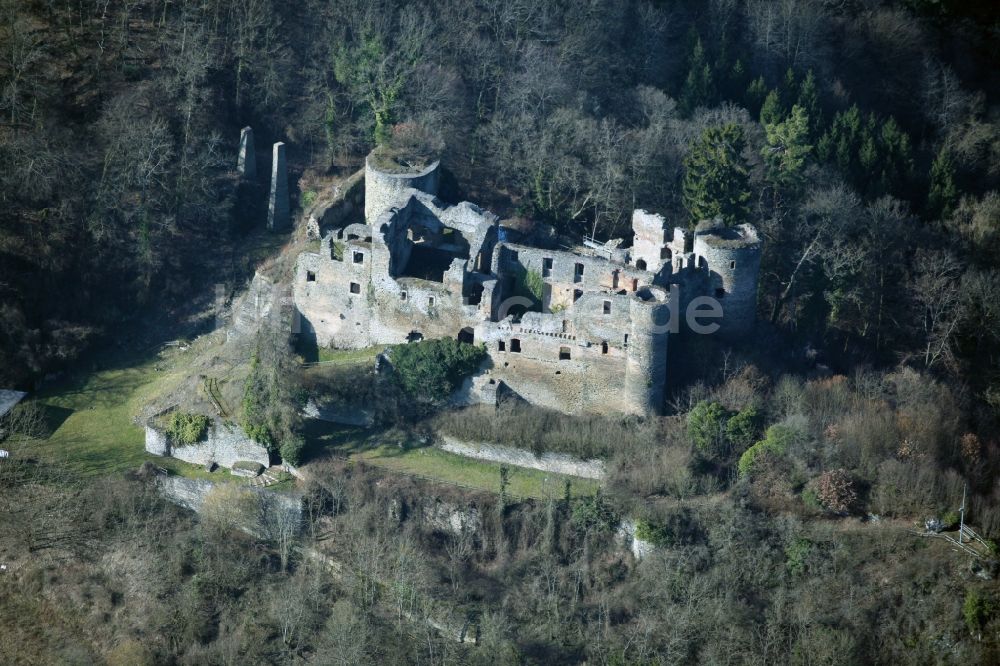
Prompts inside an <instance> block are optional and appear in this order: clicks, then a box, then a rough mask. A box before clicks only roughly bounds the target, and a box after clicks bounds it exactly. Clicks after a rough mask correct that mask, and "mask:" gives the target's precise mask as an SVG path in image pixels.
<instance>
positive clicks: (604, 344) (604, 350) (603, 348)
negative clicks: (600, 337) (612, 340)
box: [601, 340, 608, 354]
mask: <svg viewBox="0 0 1000 666" xmlns="http://www.w3.org/2000/svg"><path fill="white" fill-rule="evenodd" d="M601 353H602V354H607V353H608V341H607V340H605V341H604V342H602V343H601Z"/></svg>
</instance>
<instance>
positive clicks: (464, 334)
mask: <svg viewBox="0 0 1000 666" xmlns="http://www.w3.org/2000/svg"><path fill="white" fill-rule="evenodd" d="M458 341H459V342H464V343H466V344H470V345H471V344H474V343H475V341H476V332H475V331H474V330H472V327H471V326H466V327H465V328H463V329H462V330H461V331H459V332H458Z"/></svg>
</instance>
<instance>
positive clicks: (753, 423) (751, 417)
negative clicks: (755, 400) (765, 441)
mask: <svg viewBox="0 0 1000 666" xmlns="http://www.w3.org/2000/svg"><path fill="white" fill-rule="evenodd" d="M757 421H758V414H757V408H756V407H753V406H750V407H744V408H743V409H742V410H740V411H739V412H738V413H737V414H735V415H734V416H733V417H732V418H730V419H729V421H727V422H726V439H728V440H729V442H730V443H731V444H732V445H733V446H737V447H739V448H741V449H744V448H746V447H748V446H750V445H751V444H752V443H753V441H754V438H756V437H757V432H758V431H757V428H758V426H757Z"/></svg>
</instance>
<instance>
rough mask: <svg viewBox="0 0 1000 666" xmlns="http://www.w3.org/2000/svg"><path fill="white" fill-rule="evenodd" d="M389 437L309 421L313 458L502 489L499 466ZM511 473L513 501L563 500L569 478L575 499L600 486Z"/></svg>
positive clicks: (529, 472) (518, 469)
mask: <svg viewBox="0 0 1000 666" xmlns="http://www.w3.org/2000/svg"><path fill="white" fill-rule="evenodd" d="M387 439H389V437H388V436H387V435H386V433H384V432H378V431H366V430H363V429H360V428H351V427H347V426H337V425H333V424H324V423H319V422H313V423H312V424H311V425H310V428H309V431H308V433H307V441H308V443H309V449H310V451H311V453H312V454H313V455H320V454H321V453H322V451H323V450H327V451H329V452H331V453H333V454H335V455H341V456H347V457H348V458H350V459H351V460H360V461H364V462H366V463H368V464H370V465H375V466H377V467H382V468H384V469H388V470H391V471H394V472H401V473H404V474H410V475H414V476H418V477H422V478H425V479H429V480H432V481H441V482H444V483H451V484H455V485H460V486H468V487H471V488H475V489H477V490H485V491H488V492H494V493H495V492H499V491H500V465H499V464H498V463H491V462H485V461H482V460H473V459H471V458H466V457H464V456H459V455H456V454H454V453H448V452H447V451H442V450H441V449H438V448H435V447H433V446H419V447H406V448H404V447H400V446H399V444H398V443H397V442H393V441H387ZM509 469H510V476H509V480H510V486H509V487H508V493H510V494H511V495H512V496H516V497H533V498H536V499H547V498H549V497H556V498H559V497H562V496H563V493H564V492H565V483H566V480H567V479H569V481H570V484H571V492H572V494H573V495H574V496H580V495H592V494H594V493H595V492H596V491H597V488H598V486H599V485H600V484H599V483H598V482H597V481H595V480H593V479H582V478H578V477H575V476H565V475H562V474H553V473H549V472H541V471H539V470H535V469H527V468H524V467H515V466H509Z"/></svg>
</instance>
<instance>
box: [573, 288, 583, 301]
mask: <svg viewBox="0 0 1000 666" xmlns="http://www.w3.org/2000/svg"><path fill="white" fill-rule="evenodd" d="M581 296H583V292H582V291H580V290H579V289H574V290H573V302H574V303H576V302H577V301H578V300H580V297H581Z"/></svg>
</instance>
